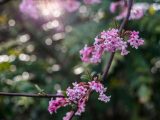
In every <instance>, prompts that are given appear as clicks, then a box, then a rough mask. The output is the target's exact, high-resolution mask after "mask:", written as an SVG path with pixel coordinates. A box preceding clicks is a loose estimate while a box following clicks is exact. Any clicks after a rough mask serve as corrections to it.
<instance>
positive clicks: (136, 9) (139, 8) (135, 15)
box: [110, 0, 148, 20]
mask: <svg viewBox="0 0 160 120" xmlns="http://www.w3.org/2000/svg"><path fill="white" fill-rule="evenodd" d="M118 7H119V8H120V9H121V12H120V13H119V15H118V16H116V19H117V20H121V19H123V18H125V17H126V15H127V3H124V1H123V0H120V1H118V2H112V3H111V5H110V11H111V12H112V13H115V12H116V10H117V8H118ZM147 8H148V6H145V5H144V4H143V3H142V4H141V3H136V4H134V5H133V6H132V9H131V14H130V18H129V19H130V20H135V19H136V20H137V19H140V18H142V17H143V16H144V13H145V11H146V10H147Z"/></svg>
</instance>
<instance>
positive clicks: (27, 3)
mask: <svg viewBox="0 0 160 120" xmlns="http://www.w3.org/2000/svg"><path fill="white" fill-rule="evenodd" d="M19 9H20V11H21V12H23V13H25V14H27V15H29V16H31V17H32V18H34V19H37V18H38V17H39V16H38V14H39V13H38V9H37V7H36V1H33V0H23V1H22V2H21V3H20V6H19Z"/></svg>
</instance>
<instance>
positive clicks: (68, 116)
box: [63, 111, 74, 120]
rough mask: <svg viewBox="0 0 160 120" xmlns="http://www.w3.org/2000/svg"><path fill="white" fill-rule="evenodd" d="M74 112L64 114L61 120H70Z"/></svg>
mask: <svg viewBox="0 0 160 120" xmlns="http://www.w3.org/2000/svg"><path fill="white" fill-rule="evenodd" d="M73 113H74V111H70V112H67V113H66V116H65V117H63V120H70V118H71V116H72V115H73Z"/></svg>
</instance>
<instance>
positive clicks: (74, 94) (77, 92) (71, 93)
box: [66, 83, 87, 103]
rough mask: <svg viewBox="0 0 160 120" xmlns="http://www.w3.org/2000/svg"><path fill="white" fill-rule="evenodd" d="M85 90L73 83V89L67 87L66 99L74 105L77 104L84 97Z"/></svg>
mask: <svg viewBox="0 0 160 120" xmlns="http://www.w3.org/2000/svg"><path fill="white" fill-rule="evenodd" d="M86 92H87V89H86V88H85V87H84V86H82V85H80V84H77V83H73V88H70V87H68V88H67V91H66V94H67V96H68V99H69V100H70V101H72V102H74V103H78V101H79V100H80V99H81V98H83V97H84V96H85V95H86Z"/></svg>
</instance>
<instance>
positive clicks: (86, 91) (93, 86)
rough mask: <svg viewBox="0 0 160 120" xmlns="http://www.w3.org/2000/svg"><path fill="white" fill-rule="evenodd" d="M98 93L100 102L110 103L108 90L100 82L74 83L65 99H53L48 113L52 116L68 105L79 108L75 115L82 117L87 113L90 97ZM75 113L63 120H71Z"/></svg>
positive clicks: (70, 113) (67, 115)
mask: <svg viewBox="0 0 160 120" xmlns="http://www.w3.org/2000/svg"><path fill="white" fill-rule="evenodd" d="M94 91H95V92H97V93H98V94H99V98H98V100H100V101H102V102H105V103H107V102H109V101H110V96H106V95H105V92H106V88H105V87H104V86H103V84H102V83H101V82H100V81H99V80H93V81H90V82H88V83H85V82H80V83H76V82H75V83H73V87H72V88H71V87H68V88H67V90H66V92H65V93H66V96H65V95H64V98H56V99H55V100H53V99H51V101H50V102H49V106H48V111H49V112H50V113H51V114H52V113H53V112H56V111H57V109H59V108H60V107H65V106H67V105H70V106H75V105H76V106H77V107H76V109H75V110H74V111H75V115H81V113H83V112H84V111H85V106H86V102H87V101H88V99H89V96H90V95H91V94H92V92H94ZM72 114H73V111H72V110H71V111H70V112H68V113H67V114H66V116H65V117H64V118H63V120H69V119H70V117H71V115H72Z"/></svg>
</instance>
